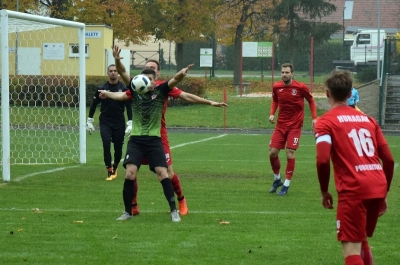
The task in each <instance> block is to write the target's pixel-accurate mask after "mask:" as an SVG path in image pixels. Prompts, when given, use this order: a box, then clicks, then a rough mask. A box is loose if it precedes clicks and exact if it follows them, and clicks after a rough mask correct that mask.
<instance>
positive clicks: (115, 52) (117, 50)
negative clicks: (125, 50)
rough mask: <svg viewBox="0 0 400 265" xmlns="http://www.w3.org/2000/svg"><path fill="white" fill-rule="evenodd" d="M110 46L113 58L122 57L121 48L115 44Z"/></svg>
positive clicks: (119, 58)
mask: <svg viewBox="0 0 400 265" xmlns="http://www.w3.org/2000/svg"><path fill="white" fill-rule="evenodd" d="M111 48H112V53H113V57H114V59H115V60H122V59H124V57H121V49H120V48H119V47H118V46H117V45H114V46H111Z"/></svg>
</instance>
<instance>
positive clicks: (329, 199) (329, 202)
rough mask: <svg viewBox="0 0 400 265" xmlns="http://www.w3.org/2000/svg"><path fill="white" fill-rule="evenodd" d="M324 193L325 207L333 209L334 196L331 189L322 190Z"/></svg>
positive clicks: (323, 203) (323, 202) (323, 201)
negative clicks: (330, 191)
mask: <svg viewBox="0 0 400 265" xmlns="http://www.w3.org/2000/svg"><path fill="white" fill-rule="evenodd" d="M321 195H322V206H324V208H325V209H333V198H332V195H331V194H330V193H329V191H326V192H321Z"/></svg>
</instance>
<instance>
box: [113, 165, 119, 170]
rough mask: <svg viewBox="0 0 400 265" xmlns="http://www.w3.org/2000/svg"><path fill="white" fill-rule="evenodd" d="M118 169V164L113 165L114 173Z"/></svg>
mask: <svg viewBox="0 0 400 265" xmlns="http://www.w3.org/2000/svg"><path fill="white" fill-rule="evenodd" d="M117 168H118V164H115V163H114V164H113V171H115V170H116V169H117Z"/></svg>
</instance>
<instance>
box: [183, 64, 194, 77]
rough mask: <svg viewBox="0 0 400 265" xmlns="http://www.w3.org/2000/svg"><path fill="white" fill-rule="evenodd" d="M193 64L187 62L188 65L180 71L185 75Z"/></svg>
mask: <svg viewBox="0 0 400 265" xmlns="http://www.w3.org/2000/svg"><path fill="white" fill-rule="evenodd" d="M193 65H194V64H189V65H188V66H186V68H183V69H182V70H181V71H182V73H183V75H187V73H188V71H189V70H190V68H192V67H193Z"/></svg>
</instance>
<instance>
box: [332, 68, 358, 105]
mask: <svg viewBox="0 0 400 265" xmlns="http://www.w3.org/2000/svg"><path fill="white" fill-rule="evenodd" d="M325 86H326V87H327V89H328V90H329V93H330V95H331V96H332V97H333V98H334V99H335V100H337V101H344V100H346V99H347V98H348V97H349V94H350V92H351V89H352V88H353V78H352V76H351V72H350V71H348V70H333V71H332V72H331V73H330V75H329V76H328V77H327V78H326V79H325Z"/></svg>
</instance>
